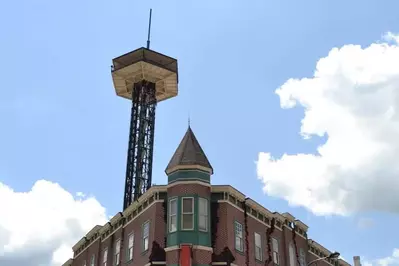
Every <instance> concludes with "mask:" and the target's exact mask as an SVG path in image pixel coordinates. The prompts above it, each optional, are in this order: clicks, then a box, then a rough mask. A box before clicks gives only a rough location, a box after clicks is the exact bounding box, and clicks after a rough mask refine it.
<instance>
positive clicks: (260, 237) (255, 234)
mask: <svg viewBox="0 0 399 266" xmlns="http://www.w3.org/2000/svg"><path fill="white" fill-rule="evenodd" d="M257 235H258V236H259V241H260V243H259V245H257V244H256V236H257ZM254 242H255V259H256V260H257V261H262V259H263V252H262V250H263V249H262V235H261V234H259V233H257V232H254ZM256 248H259V258H257V257H256Z"/></svg>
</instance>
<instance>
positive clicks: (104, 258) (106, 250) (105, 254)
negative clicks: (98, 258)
mask: <svg viewBox="0 0 399 266" xmlns="http://www.w3.org/2000/svg"><path fill="white" fill-rule="evenodd" d="M107 259H108V249H104V252H103V266H107Z"/></svg>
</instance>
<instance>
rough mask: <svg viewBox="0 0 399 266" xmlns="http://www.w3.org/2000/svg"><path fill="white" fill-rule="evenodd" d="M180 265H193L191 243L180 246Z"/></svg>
mask: <svg viewBox="0 0 399 266" xmlns="http://www.w3.org/2000/svg"><path fill="white" fill-rule="evenodd" d="M180 266H191V245H184V244H182V245H181V246H180Z"/></svg>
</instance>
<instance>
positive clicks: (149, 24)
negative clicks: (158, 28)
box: [147, 8, 152, 49]
mask: <svg viewBox="0 0 399 266" xmlns="http://www.w3.org/2000/svg"><path fill="white" fill-rule="evenodd" d="M151 17H152V8H150V18H149V19H148V37H147V49H150V38H151Z"/></svg>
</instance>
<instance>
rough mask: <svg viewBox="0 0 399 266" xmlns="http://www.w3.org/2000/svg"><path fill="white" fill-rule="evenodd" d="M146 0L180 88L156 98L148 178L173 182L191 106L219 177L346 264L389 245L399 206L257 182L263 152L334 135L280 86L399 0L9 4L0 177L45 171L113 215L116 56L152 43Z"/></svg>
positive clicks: (366, 32) (3, 17) (155, 39)
mask: <svg viewBox="0 0 399 266" xmlns="http://www.w3.org/2000/svg"><path fill="white" fill-rule="evenodd" d="M149 8H153V28H152V43H151V48H152V49H154V50H156V51H159V52H161V53H164V54H167V55H170V56H172V57H175V58H177V59H178V61H179V95H178V97H176V98H174V99H171V100H168V101H165V102H162V103H160V104H159V105H158V109H157V118H156V137H155V138H156V141H155V158H154V168H153V177H154V180H153V181H154V183H157V184H162V183H165V182H166V176H165V174H164V169H165V167H166V165H167V163H168V161H169V159H170V158H171V156H172V154H173V152H174V150H175V149H176V147H177V145H178V143H179V141H180V139H181V138H182V137H183V135H184V133H185V130H186V128H187V120H188V116H189V115H190V117H191V126H192V128H193V130H194V132H195V134H196V135H197V138H198V139H199V141H200V143H201V145H202V147H203V149H204V150H205V152H206V153H207V155H208V158H209V160H210V162H211V163H212V164H213V167H214V170H215V174H214V176H213V179H212V181H213V183H214V184H231V185H232V186H234V187H236V188H238V189H239V190H240V191H242V192H243V193H245V194H247V195H249V196H250V197H251V198H253V199H254V200H256V201H258V202H259V203H261V204H263V205H264V206H265V207H267V208H269V209H271V210H277V211H280V212H285V211H288V212H291V213H292V214H293V215H294V216H296V217H297V218H299V219H301V220H303V221H304V222H305V223H307V224H308V225H309V226H310V232H309V235H310V237H311V238H313V239H315V240H317V241H318V242H319V243H321V244H322V245H324V246H326V247H327V248H329V249H332V250H335V249H336V250H339V251H340V252H341V254H342V255H343V256H344V257H345V258H346V259H347V260H348V261H349V262H350V263H351V260H352V256H353V255H362V256H367V258H369V259H375V258H382V257H387V256H389V255H391V253H392V250H393V249H394V248H396V247H398V246H397V243H396V239H397V236H396V233H395V231H392V228H391V226H389V225H391V224H392V225H393V224H396V223H397V222H399V218H398V217H397V215H395V214H392V213H391V214H389V213H385V212H376V211H373V210H371V211H365V212H360V213H355V214H351V215H350V216H347V217H341V216H336V215H327V216H315V215H314V214H312V212H310V211H308V210H307V209H305V208H304V207H290V206H289V204H288V203H287V201H285V200H284V199H282V198H281V197H277V196H276V197H268V196H267V195H265V194H264V193H263V191H262V189H261V188H262V186H263V184H262V182H261V181H260V180H259V179H258V178H257V168H256V161H257V160H258V154H259V153H260V152H269V153H271V154H272V155H273V156H274V157H276V158H279V157H280V156H282V155H283V154H284V153H287V154H298V153H310V154H315V153H316V152H317V150H316V149H317V147H318V145H321V144H323V143H325V141H326V140H327V138H328V137H327V136H326V135H325V136H324V137H313V138H311V139H310V140H304V139H303V138H302V136H301V135H300V134H299V132H300V128H301V120H302V118H303V117H304V109H303V107H301V106H298V107H296V108H293V109H289V110H285V109H283V108H281V107H280V99H279V97H278V95H276V94H275V90H276V89H277V88H279V87H280V86H281V85H283V84H284V83H285V82H286V81H287V80H288V79H290V78H303V77H310V76H312V75H313V73H314V70H315V66H316V63H317V61H318V60H319V59H320V58H322V57H326V56H327V55H328V53H329V51H330V50H331V49H332V48H334V47H341V46H344V45H347V44H359V45H362V46H368V45H370V44H371V43H373V42H377V41H378V40H379V39H380V38H381V36H382V35H383V34H384V33H386V32H388V31H389V32H398V31H399V26H398V25H399V17H398V16H397V10H398V8H399V3H397V2H396V1H393V0H391V1H384V3H383V4H382V3H381V2H380V1H355V0H354V1H343V0H338V1H329V2H327V1H316V0H309V1H233V0H230V1H221V0H220V1H207V0H205V1H173V0H169V1H159V0H158V1H155V0H154V1H100V0H96V1H94V0H90V1H89V0H88V1H49V0H47V1H46V0H39V1H21V0H15V1H7V2H4V3H1V4H0V32H1V35H0V41H1V42H0V46H1V49H0V58H1V59H2V62H3V63H2V64H1V65H0V73H1V83H2V84H1V88H2V89H0V121H1V125H2V127H1V128H2V130H1V138H0V182H1V183H3V184H6V185H7V186H9V187H11V188H13V189H14V190H15V191H20V192H22V191H29V190H30V189H31V188H32V186H33V184H34V183H35V182H36V181H37V180H39V179H45V180H48V181H51V182H57V183H59V184H60V186H62V187H63V188H64V189H65V190H67V191H69V192H70V193H72V194H75V193H76V192H84V193H85V194H88V195H93V196H95V198H96V199H97V200H98V201H99V202H100V203H101V204H102V205H103V206H104V207H105V208H106V209H107V214H109V215H113V214H115V213H116V212H118V211H119V210H120V209H121V207H122V201H123V199H122V192H123V185H124V174H125V162H126V147H127V140H128V139H127V137H128V126H129V112H130V103H129V101H127V100H125V99H122V98H119V97H117V96H116V95H115V92H114V89H113V84H112V79H111V75H110V65H111V60H112V58H114V57H116V56H119V55H121V54H124V53H126V52H128V51H130V50H133V49H135V48H138V47H140V46H144V45H145V42H146V31H147V23H148V11H149ZM370 219H371V220H372V223H373V224H372V225H371V226H370V225H369V226H366V228H360V227H359V221H364V220H370ZM387 221H388V223H387ZM392 232H394V233H392ZM376 243H378V245H376Z"/></svg>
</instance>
